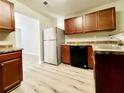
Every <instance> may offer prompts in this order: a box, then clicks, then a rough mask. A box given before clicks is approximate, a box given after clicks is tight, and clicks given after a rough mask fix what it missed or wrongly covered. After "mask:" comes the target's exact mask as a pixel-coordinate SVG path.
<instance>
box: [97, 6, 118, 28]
mask: <svg viewBox="0 0 124 93" xmlns="http://www.w3.org/2000/svg"><path fill="white" fill-rule="evenodd" d="M98 15H99V23H98V25H99V30H114V29H116V20H115V7H112V8H109V9H105V10H101V11H99V12H98Z"/></svg>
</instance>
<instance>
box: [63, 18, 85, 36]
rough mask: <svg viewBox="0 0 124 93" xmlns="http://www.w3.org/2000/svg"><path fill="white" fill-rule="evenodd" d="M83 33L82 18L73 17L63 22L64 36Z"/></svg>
mask: <svg viewBox="0 0 124 93" xmlns="http://www.w3.org/2000/svg"><path fill="white" fill-rule="evenodd" d="M78 33H83V17H74V18H70V19H66V20H65V34H78Z"/></svg>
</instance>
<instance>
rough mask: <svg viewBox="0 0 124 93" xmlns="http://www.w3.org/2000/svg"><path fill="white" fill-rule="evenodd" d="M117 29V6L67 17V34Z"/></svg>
mask: <svg viewBox="0 0 124 93" xmlns="http://www.w3.org/2000/svg"><path fill="white" fill-rule="evenodd" d="M114 29H116V17H115V7H112V8H108V9H104V10H100V11H96V12H93V13H88V14H85V15H83V16H81V17H74V18H69V19H65V34H66V35H69V34H79V33H83V32H84V33H87V32H94V31H99V32H100V31H109V30H110V31H112V30H114Z"/></svg>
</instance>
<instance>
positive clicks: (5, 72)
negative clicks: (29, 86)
mask: <svg viewBox="0 0 124 93" xmlns="http://www.w3.org/2000/svg"><path fill="white" fill-rule="evenodd" d="M14 55H17V56H14ZM0 58H3V59H2V60H0V93H4V92H6V91H8V90H9V89H11V88H13V87H15V86H16V85H18V84H20V83H21V81H22V79H23V74H22V53H21V51H17V52H11V53H5V54H0ZM6 58H8V59H9V60H8V59H6Z"/></svg>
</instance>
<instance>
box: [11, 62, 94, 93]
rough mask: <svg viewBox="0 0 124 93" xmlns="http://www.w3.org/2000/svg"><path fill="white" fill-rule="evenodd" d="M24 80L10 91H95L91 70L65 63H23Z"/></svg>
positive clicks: (36, 92) (58, 92) (45, 92)
mask: <svg viewBox="0 0 124 93" xmlns="http://www.w3.org/2000/svg"><path fill="white" fill-rule="evenodd" d="M23 67H24V70H23V71H24V73H23V74H24V80H23V82H22V83H21V85H20V86H19V87H17V88H16V89H15V90H13V91H12V92H10V93H95V85H94V77H93V71H92V70H86V69H81V68H76V67H72V66H70V65H66V64H60V65H59V66H54V65H50V64H40V65H39V64H24V66H23Z"/></svg>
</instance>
